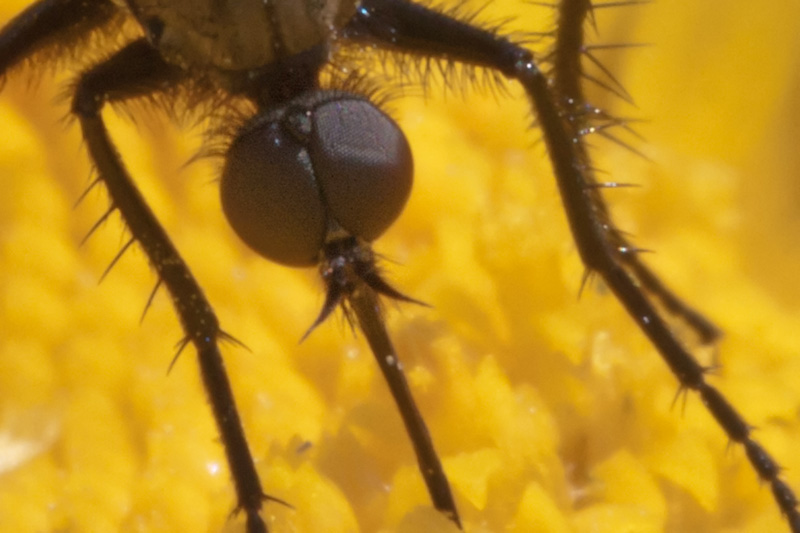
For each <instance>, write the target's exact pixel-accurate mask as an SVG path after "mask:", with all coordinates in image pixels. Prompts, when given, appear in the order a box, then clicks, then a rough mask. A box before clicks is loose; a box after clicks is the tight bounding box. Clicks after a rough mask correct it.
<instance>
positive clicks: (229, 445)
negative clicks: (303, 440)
mask: <svg viewBox="0 0 800 533" xmlns="http://www.w3.org/2000/svg"><path fill="white" fill-rule="evenodd" d="M183 77H184V73H183V71H181V70H180V69H178V68H177V67H174V66H172V65H169V64H167V63H166V62H164V61H163V60H162V59H161V57H160V56H159V55H158V53H157V52H156V51H155V50H154V49H153V48H152V47H151V46H150V45H149V44H148V43H147V42H146V41H145V40H143V39H142V40H138V41H135V42H133V43H131V44H129V45H128V46H126V47H125V48H123V49H122V50H120V51H119V52H117V53H116V54H115V55H114V56H112V57H111V58H110V59H108V60H107V61H105V62H104V63H101V64H99V65H97V66H95V67H93V68H92V69H90V70H88V71H87V72H85V73H84V74H83V75H82V76H81V78H80V80H79V82H78V84H77V85H76V88H75V97H74V100H73V105H72V111H73V113H74V114H75V115H76V116H77V117H78V120H79V121H80V124H81V129H82V131H83V137H84V139H85V141H86V144H87V147H88V149H89V153H90V155H91V158H92V161H93V162H94V164H95V166H96V168H97V172H98V174H99V176H100V179H101V180H102V181H103V183H104V184H105V185H106V188H107V189H108V192H109V194H110V196H111V202H112V205H113V206H114V207H115V208H116V209H117V210H119V212H120V213H121V214H122V217H123V218H124V219H125V222H126V224H127V226H128V229H129V230H130V232H131V234H132V235H133V237H134V238H135V239H136V240H137V241H138V242H139V244H140V245H141V246H142V248H143V249H144V251H145V253H146V254H147V256H148V258H149V260H150V263H151V264H152V265H153V267H154V268H155V269H156V272H157V273H158V277H159V280H160V283H162V284H163V285H164V286H165V287H166V288H167V290H168V291H169V293H170V295H171V296H172V300H173V303H174V305H175V308H176V310H177V313H178V316H179V318H180V322H181V325H182V327H183V330H184V332H185V334H186V336H185V338H184V339H183V341H182V343H181V347H183V346H186V345H187V344H189V343H192V344H194V346H195V348H196V349H197V355H198V360H199V363H200V371H201V374H202V376H203V384H204V386H205V389H206V393H207V395H208V399H209V401H210V402H211V406H212V410H213V412H214V418H215V420H216V423H217V428H218V430H219V433H220V437H221V438H222V443H223V447H224V449H225V454H226V456H227V459H228V464H229V467H230V469H231V475H232V477H233V481H234V484H235V486H236V494H237V499H238V503H237V510H239V511H244V513H245V514H246V515H247V530H248V532H250V533H257V532H265V531H266V530H267V529H266V526H265V524H264V522H263V520H262V519H261V516H260V515H259V511H260V509H261V504H262V500H263V499H264V498H269V497H268V496H265V495H264V493H263V491H262V489H261V482H260V481H259V479H258V474H257V472H256V469H255V465H254V463H253V458H252V455H251V454H250V449H249V447H248V445H247V441H246V439H245V435H244V430H243V429H242V424H241V421H240V419H239V414H238V412H237V410H236V404H235V402H234V398H233V393H232V391H231V386H230V382H229V381H228V377H227V374H226V372H225V365H224V363H223V360H222V355H221V354H220V350H219V341H220V339H224V338H225V333H224V332H223V331H222V330H221V329H220V327H219V322H218V320H217V317H216V315H215V314H214V311H213V309H212V308H211V305H210V304H209V302H208V300H207V299H206V297H205V295H204V294H203V290H202V289H201V288H200V286H199V285H198V283H197V281H196V280H195V278H194V277H193V276H192V273H191V272H190V270H189V267H188V266H187V265H186V263H185V262H184V261H183V259H182V258H181V257H180V255H179V254H178V251H177V250H176V249H175V247H174V245H173V244H172V242H171V241H170V239H169V237H168V236H167V234H166V232H165V231H164V229H163V228H162V227H161V225H160V224H159V222H158V221H157V219H156V218H155V216H154V214H153V213H152V211H151V210H150V208H149V207H148V206H147V203H146V202H145V200H144V198H143V197H142V196H141V194H140V193H139V191H138V189H137V188H136V186H135V185H134V183H133V181H132V180H131V177H130V176H129V175H128V172H127V171H126V169H125V168H124V166H123V164H122V161H121V159H120V157H119V155H118V154H117V151H116V149H115V148H114V145H113V144H112V143H111V140H110V138H109V136H108V132H107V131H106V128H105V125H104V123H103V120H102V118H101V116H100V111H101V109H102V107H103V104H104V103H105V102H115V101H123V100H126V99H130V98H135V97H140V96H146V95H151V94H153V93H155V92H158V91H160V90H165V89H168V88H170V87H174V86H175V85H176V84H178V83H179V82H180V81H181V80H182V79H183ZM270 499H274V498H270Z"/></svg>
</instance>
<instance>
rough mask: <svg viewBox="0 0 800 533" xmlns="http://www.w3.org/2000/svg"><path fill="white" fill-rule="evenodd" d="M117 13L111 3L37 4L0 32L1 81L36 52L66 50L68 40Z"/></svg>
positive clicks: (69, 0)
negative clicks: (9, 71) (7, 73)
mask: <svg viewBox="0 0 800 533" xmlns="http://www.w3.org/2000/svg"><path fill="white" fill-rule="evenodd" d="M118 12H119V8H118V7H116V6H114V4H113V2H111V1H110V0H41V1H40V2H36V3H35V4H33V5H31V6H29V7H28V8H27V9H26V10H24V11H23V12H22V13H20V14H19V15H17V16H16V17H15V18H14V19H13V20H11V21H10V22H8V24H6V26H5V27H4V28H3V31H2V32H0V78H2V77H3V76H5V74H6V72H8V70H9V69H11V68H12V67H14V66H16V65H18V64H19V63H21V62H22V61H24V60H25V59H28V58H30V57H31V56H32V55H33V54H35V53H37V52H40V51H43V50H48V49H49V48H67V47H68V46H69V45H70V44H71V43H70V42H69V41H70V40H71V39H80V38H81V37H82V36H88V35H89V34H90V33H91V31H92V30H93V29H95V28H98V27H100V26H102V25H104V24H105V23H107V22H108V21H110V20H111V19H112V18H113V16H114V15H115V14H116V13H118Z"/></svg>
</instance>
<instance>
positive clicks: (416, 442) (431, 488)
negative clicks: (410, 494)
mask: <svg viewBox="0 0 800 533" xmlns="http://www.w3.org/2000/svg"><path fill="white" fill-rule="evenodd" d="M320 271H321V273H322V277H323V280H324V281H325V284H326V285H327V289H328V290H327V296H326V303H325V305H324V306H323V309H322V313H321V314H320V319H318V320H317V322H315V324H314V326H312V328H313V327H315V326H316V325H317V324H318V323H319V322H320V321H321V320H323V319H324V318H325V317H327V316H328V315H329V314H330V312H331V311H332V310H333V308H334V307H335V306H336V305H339V306H341V308H342V310H343V311H344V313H345V316H346V317H347V318H348V319H350V320H351V321H352V319H353V318H355V321H356V322H357V323H358V326H359V328H360V329H361V332H362V333H363V334H364V337H365V338H366V340H367V343H368V344H369V347H370V349H371V350H372V355H373V356H375V360H376V361H377V363H378V366H379V367H380V369H381V373H382V374H383V377H384V380H385V381H386V384H387V385H388V386H389V390H390V392H391V394H392V398H394V401H395V403H396V404H397V410H398V411H399V412H400V416H401V418H402V419H403V425H404V426H405V428H406V433H408V436H409V439H410V440H411V444H412V445H413V447H414V453H415V455H416V456H417V464H418V465H419V469H420V472H421V474H422V478H423V479H424V481H425V485H426V486H427V488H428V494H430V497H431V501H432V502H433V506H434V507H435V508H436V509H437V510H438V511H440V512H441V513H442V514H444V515H445V516H447V517H448V518H449V519H450V520H452V521H453V522H454V523H455V524H456V526H458V528H459V529H461V527H462V524H461V518H460V516H459V514H458V509H457V508H456V503H455V500H454V499H453V494H452V491H451V490H450V483H449V481H448V480H447V475H446V474H445V472H444V468H443V467H442V462H441V460H440V459H439V455H438V454H437V453H436V450H435V448H434V446H433V439H432V438H431V435H430V432H429V431H428V427H427V426H426V425H425V420H424V419H423V418H422V414H421V413H420V411H419V408H418V407H417V404H416V402H415V401H414V397H413V395H412V394H411V389H410V387H409V386H408V381H407V380H406V377H405V373H404V372H403V364H402V362H401V361H400V359H399V356H398V353H397V350H396V349H395V347H394V344H393V343H392V340H391V338H390V337H389V333H388V331H387V330H386V323H385V321H384V318H383V312H382V302H381V300H380V297H381V296H383V297H385V298H389V299H392V300H396V301H400V302H410V303H417V304H422V302H419V301H417V300H414V299H412V298H409V297H408V296H406V295H404V294H401V293H400V292H398V291H397V290H395V289H394V288H393V287H392V286H391V285H389V284H388V283H387V282H386V281H385V280H384V279H383V278H382V277H381V275H380V273H379V272H378V267H377V265H376V264H375V254H374V252H373V251H372V248H371V247H370V245H369V244H368V243H365V242H359V241H358V240H357V239H355V238H352V237H350V238H345V239H336V240H333V241H332V242H329V243H327V244H326V246H325V259H324V260H323V262H322V264H321V265H320Z"/></svg>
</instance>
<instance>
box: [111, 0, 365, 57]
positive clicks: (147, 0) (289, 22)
mask: <svg viewBox="0 0 800 533" xmlns="http://www.w3.org/2000/svg"><path fill="white" fill-rule="evenodd" d="M124 2H125V3H126V5H127V7H128V8H129V9H130V11H131V12H132V13H133V15H134V16H135V17H136V19H137V20H138V21H139V23H140V24H141V25H142V27H143V28H144V30H145V33H146V35H147V38H148V39H149V40H150V41H151V42H152V43H153V45H154V46H156V47H157V48H158V49H159V51H160V52H161V54H162V55H163V57H164V58H165V59H166V60H167V61H169V62H170V63H173V64H176V65H179V66H181V67H183V68H201V69H208V68H211V69H220V70H225V71H241V70H248V69H255V68H258V67H262V66H264V65H267V64H269V63H272V62H273V61H275V60H276V59H279V58H281V57H286V56H290V55H292V54H296V53H298V52H302V51H303V50H307V49H308V48H311V47H312V46H315V45H317V44H320V43H322V42H323V41H325V40H328V39H330V38H332V37H333V36H334V35H335V33H336V30H337V29H338V28H341V27H342V26H343V25H344V24H345V23H346V22H347V20H348V19H349V18H350V17H351V16H352V15H353V13H354V12H355V9H356V4H357V3H358V0H124Z"/></svg>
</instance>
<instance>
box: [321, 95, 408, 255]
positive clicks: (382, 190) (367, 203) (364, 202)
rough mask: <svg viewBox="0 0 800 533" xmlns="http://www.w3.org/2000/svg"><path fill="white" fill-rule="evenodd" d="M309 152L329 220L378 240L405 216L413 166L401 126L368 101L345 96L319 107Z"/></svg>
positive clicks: (365, 236)
mask: <svg viewBox="0 0 800 533" xmlns="http://www.w3.org/2000/svg"><path fill="white" fill-rule="evenodd" d="M312 120H313V126H312V134H311V138H310V140H309V146H308V151H309V155H310V157H311V161H312V163H313V165H314V174H315V175H316V177H317V182H318V183H319V186H320V188H321V189H322V192H323V195H324V197H325V205H326V206H327V208H328V211H329V213H330V216H331V217H332V218H333V219H334V220H336V221H337V222H338V223H339V225H340V226H341V227H342V228H344V229H345V230H347V231H348V232H349V233H350V234H352V235H355V236H358V237H360V238H362V239H364V240H366V241H373V240H375V239H376V238H378V237H379V236H380V235H381V234H382V233H383V232H384V231H386V230H387V229H388V228H389V226H391V225H392V223H393V222H394V221H395V220H396V219H397V217H398V216H400V213H401V212H402V210H403V207H404V206H405V204H406V201H407V200H408V196H409V194H410V193H411V184H412V181H413V173H414V164H413V159H412V156H411V149H410V148H409V146H408V141H407V140H406V138H405V135H403V132H402V131H401V130H400V128H399V127H398V125H397V124H396V123H395V122H394V121H393V120H392V119H391V118H389V116H387V115H386V114H385V113H383V112H382V111H381V110H380V109H378V108H377V107H375V106H374V105H373V104H372V103H370V102H369V101H367V100H362V99H358V98H354V97H353V96H350V95H346V94H345V95H342V96H341V97H340V98H337V99H333V100H328V101H325V102H324V103H321V104H319V105H318V106H317V107H315V108H314V111H313V115H312Z"/></svg>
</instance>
